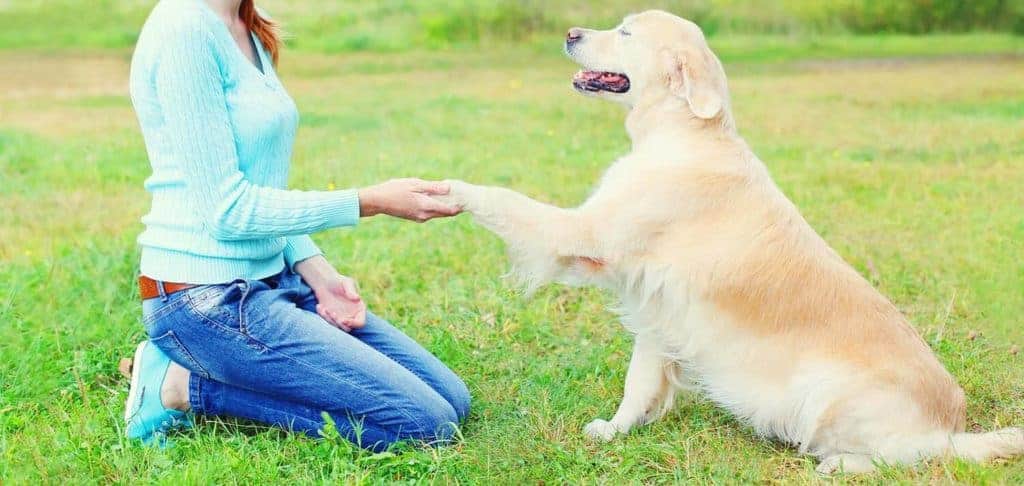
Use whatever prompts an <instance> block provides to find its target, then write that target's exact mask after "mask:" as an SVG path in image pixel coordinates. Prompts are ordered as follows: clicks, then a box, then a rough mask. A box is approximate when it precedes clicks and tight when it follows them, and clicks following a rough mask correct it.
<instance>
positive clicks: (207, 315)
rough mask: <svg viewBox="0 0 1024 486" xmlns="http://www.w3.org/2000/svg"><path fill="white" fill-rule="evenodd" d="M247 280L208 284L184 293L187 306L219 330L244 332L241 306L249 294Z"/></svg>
mask: <svg viewBox="0 0 1024 486" xmlns="http://www.w3.org/2000/svg"><path fill="white" fill-rule="evenodd" d="M249 290H250V286H249V282H247V281H245V280H237V281H235V282H232V283H230V284H226V285H208V286H204V287H197V288H195V289H191V290H189V292H188V293H187V294H185V300H186V301H187V302H188V308H189V310H190V311H192V313H193V314H195V317H197V318H198V320H200V321H202V322H203V323H205V324H207V325H210V326H212V327H214V328H216V329H218V330H220V331H227V332H229V333H234V334H239V333H240V334H245V319H244V314H243V312H242V306H243V305H244V304H245V298H246V296H247V295H248V294H249Z"/></svg>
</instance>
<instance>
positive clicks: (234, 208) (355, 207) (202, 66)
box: [154, 23, 458, 240]
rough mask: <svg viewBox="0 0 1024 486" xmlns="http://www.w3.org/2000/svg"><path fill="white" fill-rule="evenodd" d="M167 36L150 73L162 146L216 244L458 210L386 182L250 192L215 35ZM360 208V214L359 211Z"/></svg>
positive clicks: (417, 187)
mask: <svg viewBox="0 0 1024 486" xmlns="http://www.w3.org/2000/svg"><path fill="white" fill-rule="evenodd" d="M173 30H174V32H171V33H170V34H169V35H168V39H167V42H166V44H165V46H166V47H165V49H163V51H162V53H161V57H160V60H159V64H158V66H157V68H156V73H155V81H154V82H155V85H156V91H157V97H158V100H159V103H160V106H161V108H162V111H163V114H164V122H165V131H166V136H167V140H169V141H171V143H173V144H174V146H175V147H176V149H177V150H178V151H179V154H178V155H179V158H180V162H181V164H182V167H181V168H182V173H183V177H184V180H185V186H186V188H187V190H188V191H189V193H190V194H191V195H192V198H193V201H194V203H193V204H194V205H195V210H196V211H197V212H198V214H199V215H201V216H202V217H203V218H204V219H205V221H206V224H207V226H208V228H209V230H210V232H211V234H212V235H213V237H214V238H217V239H219V240H244V239H253V238H265V237H275V236H286V235H303V234H309V233H314V232H317V231H320V230H323V229H326V228H331V227H337V226H353V225H355V224H356V223H357V222H358V220H359V217H360V216H371V215H373V214H376V213H386V214H391V215H395V216H399V217H405V218H408V219H414V220H418V221H424V220H426V219H430V218H432V217H437V216H446V215H451V214H456V213H457V212H458V210H457V209H456V208H452V207H450V206H447V205H444V204H440V203H438V202H437V201H433V200H432V199H430V198H429V197H427V196H426V194H431V193H436V192H437V191H438V190H441V187H440V186H432V185H431V184H430V183H426V182H424V181H416V180H401V181H389V182H387V183H384V184H381V185H379V186H374V187H371V188H367V189H365V190H364V191H363V195H364V197H365V198H366V200H361V198H360V195H361V193H360V191H357V190H344V191H327V192H325V191H295V190H284V189H276V188H271V187H265V186H259V185H255V184H252V183H251V182H249V181H248V180H246V179H245V177H244V175H243V174H242V172H241V171H240V170H239V168H238V154H237V152H236V149H235V142H234V134H233V131H232V129H231V120H230V118H229V115H228V110H227V100H226V96H225V93H224V87H223V80H222V74H221V71H220V63H219V62H218V59H219V56H220V55H221V54H220V53H219V52H218V50H217V49H216V48H215V47H214V46H215V40H214V39H213V37H212V33H210V32H208V31H206V30H204V29H203V28H202V27H201V26H197V25H195V24H192V23H182V24H181V25H179V26H177V27H176V28H175V29H173ZM361 204H362V206H363V207H362V209H361V207H360V206H361Z"/></svg>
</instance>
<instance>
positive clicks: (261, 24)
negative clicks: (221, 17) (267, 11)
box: [238, 0, 281, 64]
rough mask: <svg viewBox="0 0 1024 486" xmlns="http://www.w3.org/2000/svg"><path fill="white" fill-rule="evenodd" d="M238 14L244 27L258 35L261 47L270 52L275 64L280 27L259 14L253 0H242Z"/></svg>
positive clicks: (278, 46)
mask: <svg viewBox="0 0 1024 486" xmlns="http://www.w3.org/2000/svg"><path fill="white" fill-rule="evenodd" d="M238 16H239V18H241V19H242V22H243V23H244V24H245V26H246V28H248V29H249V30H250V31H252V33H254V34H256V37H259V39H260V42H262V43H263V47H264V48H266V49H267V51H268V52H270V58H271V59H272V60H273V62H274V64H277V58H278V55H279V54H280V53H281V27H280V26H278V25H277V22H274V21H273V20H270V19H268V18H266V17H263V16H262V15H260V13H259V12H257V11H256V5H255V4H254V3H253V0H242V3H241V4H240V5H239V6H238Z"/></svg>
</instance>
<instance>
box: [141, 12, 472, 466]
mask: <svg viewBox="0 0 1024 486" xmlns="http://www.w3.org/2000/svg"><path fill="white" fill-rule="evenodd" d="M279 48H280V39H279V37H278V34H277V31H276V28H275V25H274V24H273V23H272V22H270V21H269V20H267V19H266V18H264V17H262V16H261V15H260V14H259V13H257V11H256V9H255V7H254V5H253V2H252V0H162V1H161V2H159V4H158V5H157V6H156V7H155V8H154V9H153V12H152V13H151V14H150V17H149V19H148V20H147V21H146V25H145V26H144V27H143V30H142V33H141V35H140V37H139V41H138V44H137V46H136V50H135V54H134V56H133V58H132V69H131V94H132V103H133V105H134V107H135V111H136V113H137V115H138V118H139V122H140V125H141V127H142V133H143V136H144V138H145V142H146V149H147V152H148V154H149V159H150V162H151V164H152V167H153V174H152V176H151V177H149V179H147V180H146V189H147V190H148V191H149V192H150V193H152V196H153V203H152V209H151V211H150V213H149V214H148V215H146V216H145V217H144V218H143V220H142V221H143V223H144V224H145V231H143V233H142V234H141V235H140V236H139V243H140V245H141V246H142V262H141V274H142V276H141V277H140V279H139V282H140V288H141V291H142V297H143V318H144V323H145V326H146V331H147V332H148V334H149V336H150V340H149V341H145V342H143V343H141V344H139V346H138V348H137V349H136V353H135V358H134V362H133V366H132V383H131V389H130V391H129V396H128V402H127V404H126V410H125V421H126V423H127V427H126V432H127V435H128V436H129V437H131V438H138V439H142V440H143V441H145V442H151V441H153V440H154V439H158V440H162V439H163V436H164V434H165V433H166V432H167V431H168V430H170V429H172V428H178V427H190V426H191V424H192V422H191V420H190V418H189V417H190V416H191V414H198V415H224V416H233V417H242V418H246V419H251V420H255V421H258V422H262V423H266V424H271V425H275V426H278V427H284V428H287V429H289V430H296V431H301V432H304V433H307V434H310V435H313V436H316V435H317V434H318V433H319V431H320V430H321V429H322V428H323V426H324V425H325V420H326V419H325V418H324V413H325V412H326V414H327V415H329V416H330V418H331V419H332V420H333V421H334V422H335V425H336V427H337V429H338V431H339V432H340V433H341V434H342V435H343V436H345V437H347V438H349V439H350V440H352V441H354V442H356V443H358V444H360V445H361V446H363V447H366V448H369V449H373V450H381V449H383V448H386V447H387V446H388V445H390V444H392V443H393V442H395V441H398V440H403V439H413V440H422V441H426V442H430V443H444V442H446V441H448V440H449V439H451V437H452V435H453V434H454V432H455V427H456V424H458V423H459V422H461V421H462V420H463V419H464V418H465V417H466V414H467V413H468V411H469V392H468V390H467V389H466V386H465V384H463V382H462V381H461V380H460V379H459V378H458V377H457V376H456V375H455V374H454V373H453V372H452V371H451V370H449V369H448V368H447V367H445V366H444V365H443V364H442V363H441V362H440V361H439V360H438V359H437V358H435V357H434V356H432V355H430V353H428V352H427V351H426V350H424V349H423V348H422V347H420V346H419V345H418V344H416V343H415V342H413V341H412V340H411V339H410V338H408V337H407V336H405V335H404V334H402V333H401V332H400V331H398V330H397V329H395V328H394V327H392V326H391V325H390V324H388V323H387V322H386V321H384V320H383V319H381V318H379V317H377V316H375V315H373V314H372V313H370V312H368V311H367V310H366V306H365V304H364V303H363V301H362V300H361V299H360V296H359V294H358V292H357V290H356V285H355V283H354V282H353V281H352V279H350V278H347V277H344V276H341V275H339V274H338V272H337V271H335V269H334V268H333V267H331V265H330V264H329V263H328V262H327V260H325V259H324V257H323V256H322V255H321V253H320V250H319V249H317V247H316V245H314V243H313V241H312V240H311V239H310V238H309V236H308V235H309V233H312V232H316V231H320V230H323V229H326V228H332V227H338V226H353V225H355V224H356V222H357V221H358V219H359V218H360V217H368V216H373V215H375V214H387V215H391V216H396V217H400V218H405V219H410V220H415V221H426V220H428V219H431V218H434V217H440V216H452V215H454V214H456V213H457V212H458V209H457V208H453V207H449V206H446V205H444V204H441V203H439V202H437V201H435V200H433V199H431V198H430V197H429V195H431V194H444V193H446V192H447V188H446V187H444V185H443V184H440V183H434V182H426V181H421V180H415V179H402V180H394V181H389V182H386V183H383V184H380V185H377V186H372V187H368V188H365V189H361V190H347V191H331V192H302V191H289V190H285V189H283V188H284V186H285V182H286V179H287V172H288V165H289V159H290V157H291V151H292V143H293V140H294V136H295V130H296V125H297V121H298V114H297V112H296V108H295V104H294V102H293V101H292V99H291V98H290V97H289V96H288V94H287V93H286V92H285V90H284V88H283V87H282V85H281V82H280V80H279V79H278V78H277V74H276V73H275V72H274V66H273V64H274V63H275V62H276V60H277V56H278V51H279Z"/></svg>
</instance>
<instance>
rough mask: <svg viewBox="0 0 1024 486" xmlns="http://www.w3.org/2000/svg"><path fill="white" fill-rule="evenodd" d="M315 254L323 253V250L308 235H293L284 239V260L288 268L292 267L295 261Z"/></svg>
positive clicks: (297, 261)
mask: <svg viewBox="0 0 1024 486" xmlns="http://www.w3.org/2000/svg"><path fill="white" fill-rule="evenodd" d="M317 255H323V252H322V251H320V248H318V247H317V246H316V243H313V239H312V238H310V237H309V235H293V236H289V237H288V238H286V239H285V245H284V262H285V263H286V264H287V265H288V268H292V269H294V268H295V264H296V263H299V262H301V261H302V260H305V259H307V258H310V257H314V256H317Z"/></svg>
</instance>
